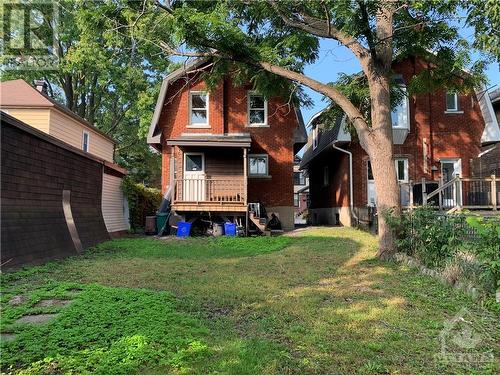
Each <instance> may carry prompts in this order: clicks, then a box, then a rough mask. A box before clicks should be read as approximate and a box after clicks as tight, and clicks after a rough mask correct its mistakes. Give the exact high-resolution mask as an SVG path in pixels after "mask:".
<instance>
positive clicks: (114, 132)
mask: <svg viewBox="0 0 500 375" xmlns="http://www.w3.org/2000/svg"><path fill="white" fill-rule="evenodd" d="M57 3H58V8H59V14H60V16H59V19H58V25H57V26H58V27H57V31H58V33H59V34H58V35H57V38H58V43H59V49H58V56H59V60H60V63H59V66H58V69H57V70H47V71H40V70H26V71H5V72H2V81H4V80H9V79H16V78H22V79H24V80H26V81H27V82H28V83H32V82H33V80H35V79H45V80H46V81H47V82H48V83H49V90H48V94H49V95H50V96H52V97H53V98H55V99H56V100H58V101H60V102H61V103H63V104H65V105H66V106H67V107H68V108H69V109H71V110H72V111H74V112H76V113H77V114H78V115H80V116H81V117H83V118H85V119H86V120H87V121H89V122H90V123H92V124H93V125H95V126H96V127H97V128H99V129H100V130H102V131H103V132H105V133H106V134H108V135H110V136H111V137H112V138H114V139H115V140H116V141H117V142H118V145H117V148H116V161H117V163H118V164H120V165H121V166H123V167H125V168H127V169H128V170H129V171H130V172H131V176H132V177H133V178H134V179H135V180H136V181H137V182H145V183H146V184H150V185H155V184H157V183H158V176H159V173H160V168H159V160H160V156H159V155H158V154H157V153H155V152H152V151H151V150H150V149H149V148H148V145H147V144H146V134H147V129H148V126H149V123H150V121H151V118H152V115H153V110H152V108H153V107H154V103H155V100H156V98H157V96H158V93H159V88H160V83H161V80H162V78H163V75H164V74H165V73H167V72H168V70H169V68H170V65H171V63H170V62H169V60H168V56H167V55H166V54H164V53H163V52H162V50H161V49H160V48H159V47H157V46H155V45H153V44H147V43H140V44H139V43H137V42H136V40H135V39H134V37H133V33H132V32H131V31H129V30H128V29H123V28H120V27H119V25H120V24H122V23H128V22H129V21H130V22H132V21H131V20H133V19H135V18H136V17H139V16H140V13H141V7H140V3H139V2H131V1H125V0H118V1H74V0H58V1H57ZM154 22H155V18H154V15H151V17H150V18H149V30H151V27H152V23H154ZM143 26H144V27H147V26H146V25H143ZM156 27H159V26H158V25H157V26H156ZM38 32H40V30H38ZM158 32H161V30H158Z"/></svg>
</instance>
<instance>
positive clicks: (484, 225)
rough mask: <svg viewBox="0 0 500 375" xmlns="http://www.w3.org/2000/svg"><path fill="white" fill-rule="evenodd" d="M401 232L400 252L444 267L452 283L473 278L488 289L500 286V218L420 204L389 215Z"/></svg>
mask: <svg viewBox="0 0 500 375" xmlns="http://www.w3.org/2000/svg"><path fill="white" fill-rule="evenodd" d="M386 216H387V217H388V220H389V222H390V225H391V226H392V228H393V229H395V230H396V231H397V232H398V238H399V239H398V240H397V247H398V250H399V251H400V252H403V253H406V254H408V255H410V256H413V257H415V258H416V259H417V260H419V261H420V262H421V263H422V264H424V265H425V266H427V267H430V268H434V269H438V270H441V271H442V272H443V275H444V276H445V277H446V278H448V279H449V281H451V282H452V283H454V282H457V281H464V280H466V281H469V282H472V283H474V284H476V285H479V286H481V287H482V288H483V289H484V290H485V291H488V292H495V291H496V290H497V288H498V287H499V286H500V284H499V276H500V247H499V246H500V245H499V244H500V218H499V217H498V216H497V217H491V218H488V219H485V218H479V217H475V216H470V215H468V214H466V213H465V214H453V215H443V214H441V213H439V212H438V211H436V210H435V209H434V208H432V207H419V208H416V209H414V210H412V211H407V212H404V213H403V214H402V215H401V216H400V217H395V216H391V215H386Z"/></svg>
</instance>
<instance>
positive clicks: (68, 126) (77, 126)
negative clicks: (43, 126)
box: [49, 110, 113, 162]
mask: <svg viewBox="0 0 500 375" xmlns="http://www.w3.org/2000/svg"><path fill="white" fill-rule="evenodd" d="M84 130H85V131H87V132H88V133H89V135H90V139H89V154H92V155H95V156H97V157H99V158H101V159H104V160H107V161H110V162H113V142H111V141H110V140H109V139H106V138H105V137H103V136H102V135H101V134H99V133H97V132H95V131H93V130H92V129H89V128H88V127H86V126H84V125H82V124H81V123H79V122H78V121H76V120H74V119H73V118H71V117H69V116H67V115H65V114H63V113H61V112H59V111H57V110H51V113H50V130H49V134H50V135H52V136H54V137H56V138H58V139H60V140H61V141H63V142H66V143H69V144H70V145H71V146H74V147H77V148H79V149H82V140H83V131H84Z"/></svg>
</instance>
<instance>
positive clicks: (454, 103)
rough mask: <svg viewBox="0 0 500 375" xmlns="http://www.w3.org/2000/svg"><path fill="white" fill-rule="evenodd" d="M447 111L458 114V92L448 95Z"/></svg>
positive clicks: (448, 93)
mask: <svg viewBox="0 0 500 375" xmlns="http://www.w3.org/2000/svg"><path fill="white" fill-rule="evenodd" d="M446 111H447V112H458V94H457V93H456V92H447V93H446Z"/></svg>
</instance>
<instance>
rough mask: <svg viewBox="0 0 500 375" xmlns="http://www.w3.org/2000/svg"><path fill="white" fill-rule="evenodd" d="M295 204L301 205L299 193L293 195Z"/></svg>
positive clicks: (296, 205)
mask: <svg viewBox="0 0 500 375" xmlns="http://www.w3.org/2000/svg"><path fill="white" fill-rule="evenodd" d="M293 205H294V206H295V207H299V194H298V193H295V194H294V195H293Z"/></svg>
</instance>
